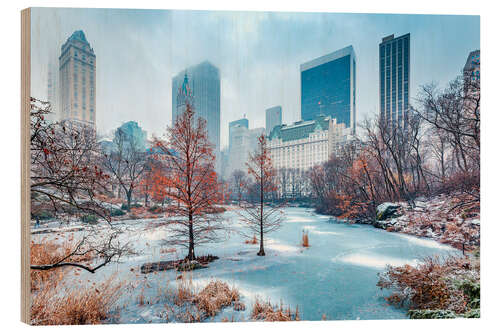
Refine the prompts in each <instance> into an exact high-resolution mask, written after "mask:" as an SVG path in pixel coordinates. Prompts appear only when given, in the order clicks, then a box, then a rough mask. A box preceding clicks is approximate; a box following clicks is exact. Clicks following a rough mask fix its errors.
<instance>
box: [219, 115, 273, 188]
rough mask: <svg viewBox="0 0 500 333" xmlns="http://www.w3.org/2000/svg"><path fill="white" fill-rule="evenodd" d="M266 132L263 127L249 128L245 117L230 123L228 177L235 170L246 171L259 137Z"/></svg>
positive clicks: (226, 173)
mask: <svg viewBox="0 0 500 333" xmlns="http://www.w3.org/2000/svg"><path fill="white" fill-rule="evenodd" d="M265 132H266V130H265V128H263V127H258V128H252V129H249V128H248V120H247V119H245V118H243V119H239V120H236V121H233V122H231V123H230V125H229V149H228V151H227V166H226V169H225V174H224V176H225V178H226V179H229V178H230V177H231V174H232V173H233V172H234V171H235V170H242V171H243V172H246V170H247V166H246V163H247V162H248V158H249V156H250V153H251V152H253V151H254V150H255V149H257V143H258V138H259V136H261V135H262V134H265Z"/></svg>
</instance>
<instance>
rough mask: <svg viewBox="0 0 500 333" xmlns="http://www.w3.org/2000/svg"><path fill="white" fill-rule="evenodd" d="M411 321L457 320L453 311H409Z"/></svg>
mask: <svg viewBox="0 0 500 333" xmlns="http://www.w3.org/2000/svg"><path fill="white" fill-rule="evenodd" d="M408 315H409V317H410V319H452V318H457V315H456V314H455V312H453V311H451V310H409V311H408Z"/></svg>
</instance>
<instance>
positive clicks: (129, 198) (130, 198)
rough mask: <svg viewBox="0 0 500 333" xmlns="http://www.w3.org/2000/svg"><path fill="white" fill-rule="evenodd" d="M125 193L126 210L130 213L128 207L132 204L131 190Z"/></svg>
mask: <svg viewBox="0 0 500 333" xmlns="http://www.w3.org/2000/svg"><path fill="white" fill-rule="evenodd" d="M126 193H127V210H128V211H129V212H130V205H131V204H132V190H128V191H127V192H126Z"/></svg>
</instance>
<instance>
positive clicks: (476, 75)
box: [464, 50, 481, 80]
mask: <svg viewBox="0 0 500 333" xmlns="http://www.w3.org/2000/svg"><path fill="white" fill-rule="evenodd" d="M480 73H481V52H480V51H479V50H475V51H472V52H471V53H469V56H468V57H467V61H466V62H465V66H464V74H465V75H470V77H471V79H472V80H479V79H480Z"/></svg>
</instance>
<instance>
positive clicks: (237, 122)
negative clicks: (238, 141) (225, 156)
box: [229, 118, 248, 151]
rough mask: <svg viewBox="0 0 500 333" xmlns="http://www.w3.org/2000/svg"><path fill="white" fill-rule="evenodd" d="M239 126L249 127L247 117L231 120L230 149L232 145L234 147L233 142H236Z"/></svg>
mask: <svg viewBox="0 0 500 333" xmlns="http://www.w3.org/2000/svg"><path fill="white" fill-rule="evenodd" d="M239 126H241V127H244V128H246V129H248V119H247V118H241V119H238V120H234V121H231V122H229V151H231V147H232V144H233V142H234V132H235V128H237V127H239ZM236 131H237V130H236Z"/></svg>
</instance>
